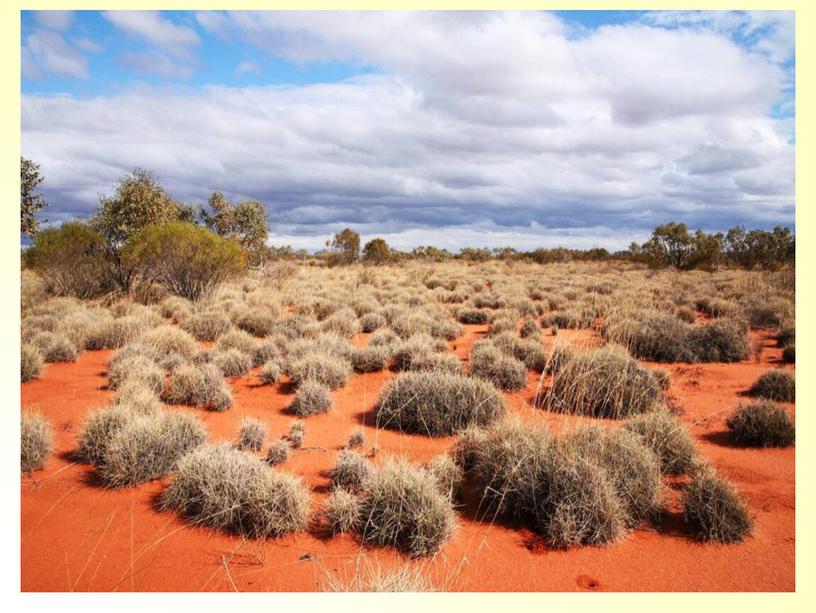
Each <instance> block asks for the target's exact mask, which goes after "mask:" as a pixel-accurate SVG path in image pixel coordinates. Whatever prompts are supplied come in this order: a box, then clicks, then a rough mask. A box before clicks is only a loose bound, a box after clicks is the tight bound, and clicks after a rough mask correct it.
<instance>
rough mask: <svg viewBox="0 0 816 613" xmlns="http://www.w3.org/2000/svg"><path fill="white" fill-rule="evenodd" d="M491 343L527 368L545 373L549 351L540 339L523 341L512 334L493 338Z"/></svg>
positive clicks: (503, 334)
mask: <svg viewBox="0 0 816 613" xmlns="http://www.w3.org/2000/svg"><path fill="white" fill-rule="evenodd" d="M490 340H491V342H492V343H493V344H494V345H495V346H496V347H498V348H499V349H501V350H502V351H503V352H504V353H505V355H508V356H512V357H514V358H516V359H517V360H520V361H521V362H523V363H524V365H525V366H526V367H527V368H532V369H533V370H535V371H538V372H543V371H544V369H545V367H546V365H547V350H546V349H545V347H544V345H543V343H542V342H541V338H540V337H531V338H527V339H521V338H518V337H517V336H515V335H514V334H512V333H510V332H504V333H502V334H497V335H496V336H494V337H491V339H490Z"/></svg>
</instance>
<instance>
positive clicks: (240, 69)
mask: <svg viewBox="0 0 816 613" xmlns="http://www.w3.org/2000/svg"><path fill="white" fill-rule="evenodd" d="M261 72H262V70H261V66H260V65H259V64H257V63H256V62H241V63H240V64H238V65H237V66H236V67H235V76H236V77H242V76H244V75H247V74H254V75H259V74H261Z"/></svg>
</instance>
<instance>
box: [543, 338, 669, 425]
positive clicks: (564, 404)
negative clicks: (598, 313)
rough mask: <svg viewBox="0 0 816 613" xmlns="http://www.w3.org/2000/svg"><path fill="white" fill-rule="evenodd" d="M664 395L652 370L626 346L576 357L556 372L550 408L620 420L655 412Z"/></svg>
mask: <svg viewBox="0 0 816 613" xmlns="http://www.w3.org/2000/svg"><path fill="white" fill-rule="evenodd" d="M660 396H661V390H660V384H659V382H658V381H657V379H656V377H655V376H654V374H653V373H652V371H651V370H650V369H648V368H646V367H645V366H643V365H642V364H640V363H639V362H638V361H637V360H634V359H633V358H632V357H631V356H630V355H629V353H628V352H627V351H626V350H625V349H624V348H622V347H615V346H607V347H602V348H600V349H595V350H591V351H587V352H585V353H580V354H574V355H572V356H571V357H570V358H568V359H567V360H565V361H564V363H563V364H562V365H561V366H560V367H559V368H558V370H557V371H555V373H554V375H553V383H552V387H551V388H550V391H549V392H548V394H547V396H546V397H545V402H546V404H547V406H549V407H550V408H553V409H555V410H558V411H562V412H566V413H578V414H582V415H592V416H594V417H611V418H615V419H619V418H622V417H628V416H630V415H633V414H638V413H646V412H648V411H651V410H652V408H653V407H654V405H655V404H656V403H657V402H658V400H659V399H660Z"/></svg>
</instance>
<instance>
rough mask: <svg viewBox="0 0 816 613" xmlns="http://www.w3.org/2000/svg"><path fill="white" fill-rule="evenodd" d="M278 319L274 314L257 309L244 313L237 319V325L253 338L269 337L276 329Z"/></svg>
mask: <svg viewBox="0 0 816 613" xmlns="http://www.w3.org/2000/svg"><path fill="white" fill-rule="evenodd" d="M276 319H277V317H276V315H275V314H273V313H268V312H263V311H260V310H256V309H247V310H246V311H243V312H242V313H241V314H240V315H239V316H238V317H237V319H236V321H235V325H236V326H238V328H240V329H241V330H244V331H245V332H248V333H249V334H251V335H252V336H258V337H263V336H268V335H269V334H271V333H272V331H273V330H274V329H275V321H276Z"/></svg>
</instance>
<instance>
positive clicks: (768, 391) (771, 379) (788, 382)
mask: <svg viewBox="0 0 816 613" xmlns="http://www.w3.org/2000/svg"><path fill="white" fill-rule="evenodd" d="M748 395H750V396H757V397H759V398H767V399H768V400H776V401H777V402H795V401H796V380H795V379H794V378H793V375H792V374H790V373H789V372H787V371H786V370H781V369H776V370H769V371H768V372H765V373H762V375H760V377H759V379H757V381H756V383H754V384H753V385H752V386H751V389H749V390H748Z"/></svg>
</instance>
